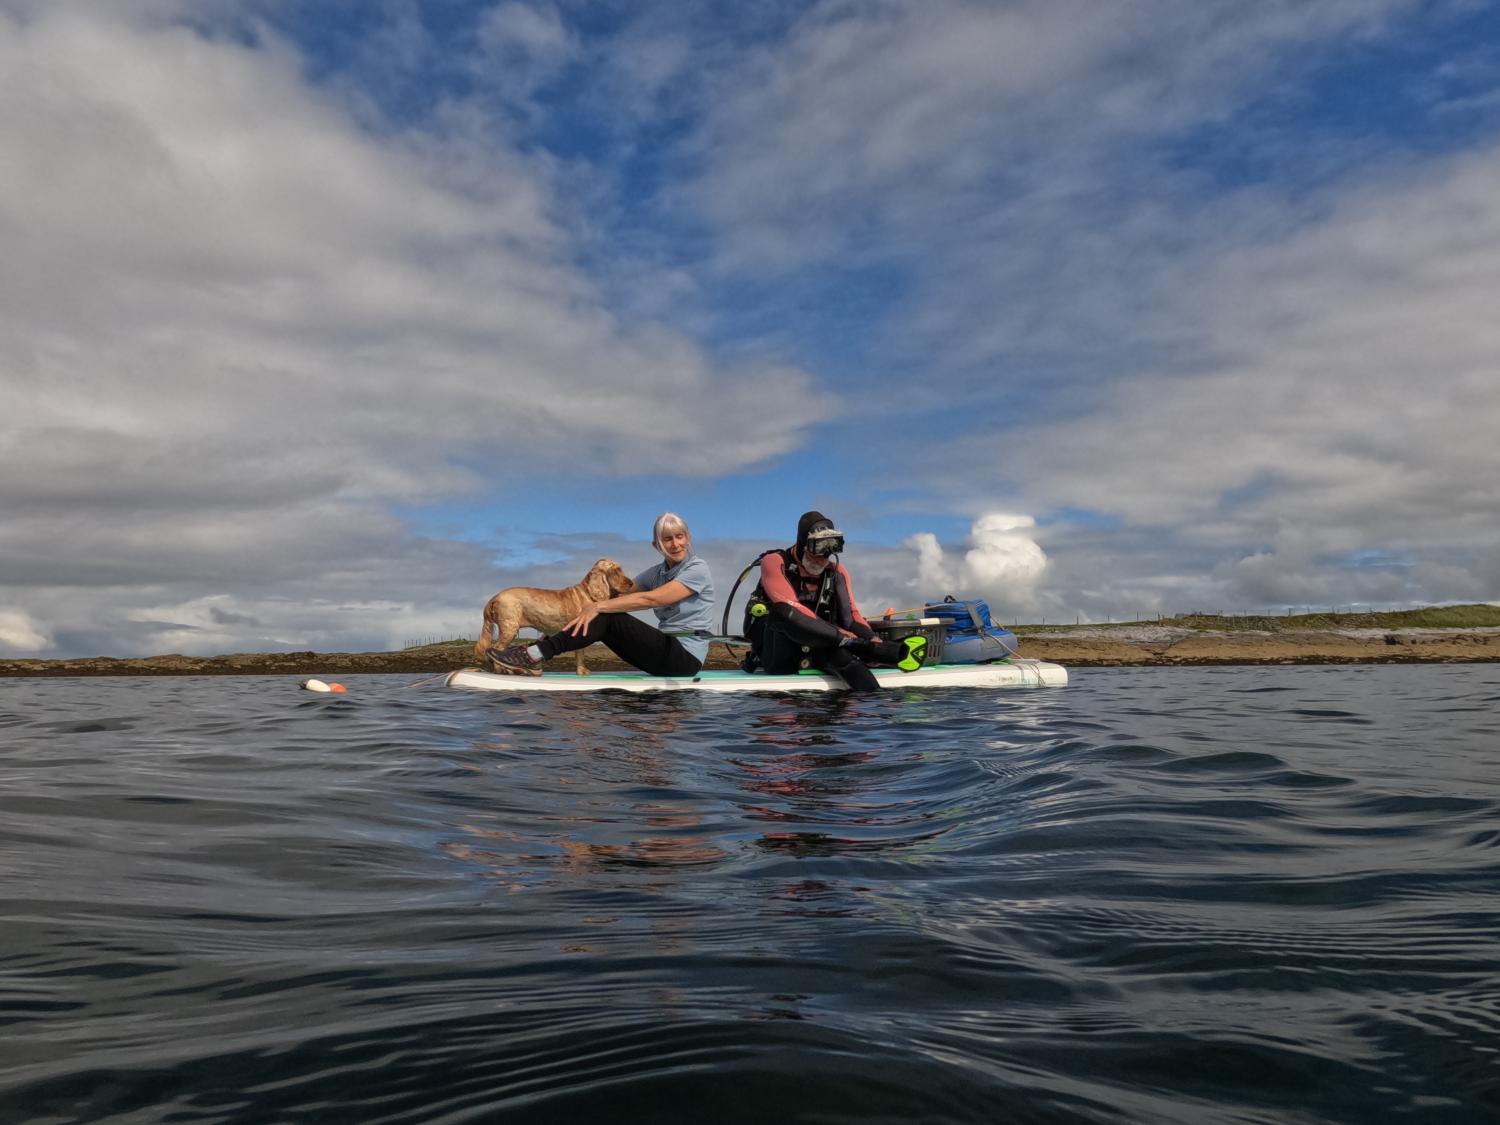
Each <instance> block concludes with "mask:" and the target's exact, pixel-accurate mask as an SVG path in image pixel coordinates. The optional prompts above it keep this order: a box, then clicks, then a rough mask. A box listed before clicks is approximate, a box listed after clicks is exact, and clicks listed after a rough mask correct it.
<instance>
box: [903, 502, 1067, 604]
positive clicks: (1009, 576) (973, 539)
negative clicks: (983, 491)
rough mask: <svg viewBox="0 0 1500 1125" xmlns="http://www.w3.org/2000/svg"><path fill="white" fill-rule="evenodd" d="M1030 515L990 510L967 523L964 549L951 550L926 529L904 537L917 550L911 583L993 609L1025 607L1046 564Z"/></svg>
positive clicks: (924, 593)
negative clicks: (955, 553) (979, 600)
mask: <svg viewBox="0 0 1500 1125" xmlns="http://www.w3.org/2000/svg"><path fill="white" fill-rule="evenodd" d="M1035 526H1036V521H1035V520H1034V519H1032V518H1031V517H1030V516H1020V515H1007V514H1002V513H990V514H988V515H983V516H980V517H979V518H978V519H977V520H975V521H974V524H973V526H972V527H971V528H970V529H969V539H968V542H969V549H968V550H967V551H965V552H964V554H963V556H962V557H961V558H957V557H953V556H951V555H950V554H949V553H948V552H947V551H945V550H944V549H943V546H942V544H941V543H939V542H938V538H937V536H935V535H933V534H932V533H931V532H927V531H924V532H919V533H918V534H916V535H913V536H911V537H910V538H909V539H907V540H906V544H905V545H906V546H907V547H909V548H911V549H913V550H915V551H916V553H917V560H916V562H917V577H916V580H915V581H914V583H912V585H913V586H914V587H915V589H916V590H917V592H918V593H920V594H921V595H922V596H923V597H928V598H931V597H938V598H941V597H944V596H946V595H948V594H952V595H953V596H955V597H958V598H970V597H980V598H984V599H986V600H988V601H989V602H990V604H991V606H992V607H993V608H994V609H995V610H997V611H1002V610H1004V611H1009V610H1015V609H1018V608H1029V607H1030V606H1031V605H1032V604H1033V602H1034V600H1035V592H1036V588H1037V585H1038V583H1040V581H1041V579H1042V577H1043V574H1044V573H1045V571H1046V569H1047V554H1046V552H1045V551H1043V550H1042V548H1041V547H1040V546H1038V544H1037V543H1036V541H1035V540H1034V539H1033V538H1032V537H1031V531H1032V529H1033V528H1035Z"/></svg>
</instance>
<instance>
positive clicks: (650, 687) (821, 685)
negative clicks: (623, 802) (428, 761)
mask: <svg viewBox="0 0 1500 1125" xmlns="http://www.w3.org/2000/svg"><path fill="white" fill-rule="evenodd" d="M872 671H874V673H875V678H876V679H877V680H879V681H880V686H881V687H884V688H955V687H961V688H983V689H986V690H992V689H995V688H1037V687H1063V686H1064V685H1066V684H1067V682H1068V670H1067V669H1066V668H1064V667H1063V666H1062V665H1060V664H1048V663H1047V662H1045V661H1042V660H1006V661H999V662H996V663H994V664H937V665H934V666H933V667H931V668H918V669H917V670H916V671H915V672H902V671H899V670H898V669H895V668H875V669H872ZM447 684H448V686H449V687H453V688H470V689H473V690H475V691H508V692H527V691H635V692H645V691H712V692H734V691H845V690H847V685H846V684H845V683H844V681H843V680H841V679H839V678H838V677H837V676H829V675H824V674H823V673H821V672H801V673H798V674H797V675H793V676H768V675H765V674H764V673H762V672H756V673H754V674H751V673H748V672H739V671H722V672H719V671H711V672H700V673H698V675H696V676H694V677H692V678H691V679H673V678H671V677H669V676H648V675H646V673H645V672H595V673H593V674H592V675H589V676H579V675H576V674H574V673H572V672H562V673H558V674H556V675H554V674H552V673H550V672H549V673H545V674H543V675H540V676H512V675H506V674H504V673H496V672H481V671H479V670H478V669H477V668H464V669H462V670H460V671H457V672H450V673H449V674H448V679H447Z"/></svg>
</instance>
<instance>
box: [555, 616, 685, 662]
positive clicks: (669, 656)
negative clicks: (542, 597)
mask: <svg viewBox="0 0 1500 1125" xmlns="http://www.w3.org/2000/svg"><path fill="white" fill-rule="evenodd" d="M595 643H598V644H602V645H604V647H605V648H607V649H609V651H610V652H612V653H614V654H615V655H616V656H618V657H619V658H620V659H621V660H623V661H625V663H627V664H633V665H635V667H637V668H639V669H640V670H641V671H642V672H645V673H647V674H649V675H652V676H696V675H697V674H698V672H699V670H700V669H701V668H702V667H703V661H701V660H699V659H698V658H697V657H696V656H694V655H693V654H692V653H690V652H689V651H688V650H687V649H685V648H683V647H682V642H681V641H679V640H678V639H677V638H676V637H669V636H667V634H665V633H663V632H662V631H661V630H660V629H654V628H652V627H651V626H650V625H647V624H646V623H645V622H644V621H642V620H641V619H640V618H639V617H631V616H630V614H628V613H601V614H599V615H598V616H597V617H595V618H594V619H593V620H592V621H590V622H589V627H588V628H587V629H586V630H584V632H583V634H582V635H580V636H576V637H575V636H574V635H573V634H572V633H568V632H562V633H553V634H552V635H551V636H550V637H544V638H542V640H540V641H538V642H537V646H536V647H537V648H539V649H541V651H542V655H543V656H544V657H546V658H548V659H550V658H552V657H554V656H557V655H559V654H560V653H564V652H572V651H573V650H574V649H577V648H584V647H585V646H587V645H591V644H595Z"/></svg>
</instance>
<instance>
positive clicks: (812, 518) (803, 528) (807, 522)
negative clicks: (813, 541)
mask: <svg viewBox="0 0 1500 1125" xmlns="http://www.w3.org/2000/svg"><path fill="white" fill-rule="evenodd" d="M832 526H833V521H832V520H831V519H829V518H828V517H827V516H825V515H824V514H823V513H822V512H803V513H802V518H801V519H800V520H798V521H797V546H798V547H801V546H802V545H803V544H805V543H806V542H807V537H808V535H809V534H810V533H811V532H813V531H816V530H817V529H818V528H820V527H832Z"/></svg>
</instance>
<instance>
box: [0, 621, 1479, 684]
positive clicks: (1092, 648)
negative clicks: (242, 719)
mask: <svg viewBox="0 0 1500 1125" xmlns="http://www.w3.org/2000/svg"><path fill="white" fill-rule="evenodd" d="M1021 655H1022V656H1023V657H1026V658H1028V659H1033V660H1050V661H1053V662H1055V663H1058V664H1062V665H1065V666H1067V667H1070V668H1125V667H1130V668H1136V667H1139V668H1173V667H1194V666H1198V667H1202V666H1216V665H1267V664H1269V665H1277V664H1475V663H1496V662H1500V628H1478V629H1397V630H1390V631H1385V632H1381V631H1380V630H1374V629H1351V630H1343V631H1330V630H1322V631H1314V630H1307V631H1298V630H1287V631H1282V632H1277V633H1264V632H1256V631H1249V630H1246V631H1242V632H1201V631H1196V632H1195V631H1188V630H1181V629H1163V628H1159V627H1155V626H1130V625H1121V626H1100V627H1097V628H1086V629H1081V630H1067V631H1062V630H1059V631H1056V632H1046V631H1029V630H1028V631H1027V632H1026V633H1025V634H1024V635H1023V636H1022V637H1021ZM586 662H587V664H588V666H589V667H591V668H595V669H597V670H599V671H610V670H613V669H618V668H622V667H624V665H622V664H621V663H620V661H619V660H618V659H617V658H616V657H615V656H614V655H613V654H612V653H610V652H608V651H607V650H606V649H603V648H601V647H598V646H595V647H594V648H591V649H589V650H588V654H587V657H586ZM474 663H475V661H474V652H473V647H472V644H471V643H469V642H449V643H445V644H435V645H424V646H422V647H420V648H411V649H405V650H402V651H399V652H327V653H319V652H252V653H233V654H228V655H223V656H181V655H176V654H169V655H164V656H145V657H104V656H95V657H82V658H78V659H73V660H0V677H11V678H16V677H38V678H50V677H60V676H75V677H77V676H254V675H281V676H340V675H343V676H354V675H368V674H381V673H385V674H391V673H395V674H411V675H424V674H425V675H435V674H438V673H444V672H452V671H456V670H457V669H459V668H467V667H473V666H474ZM708 666H709V667H710V668H733V667H735V666H736V658H735V657H734V656H732V655H731V654H730V651H729V650H728V649H727V648H726V647H724V646H723V645H718V644H715V645H714V646H713V648H712V650H711V652H710V653H709V665H708ZM551 667H552V668H553V669H554V670H556V671H559V672H561V671H568V670H571V668H572V657H571V656H568V657H566V658H560V659H558V660H556V661H554V662H553V663H552V665H551Z"/></svg>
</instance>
